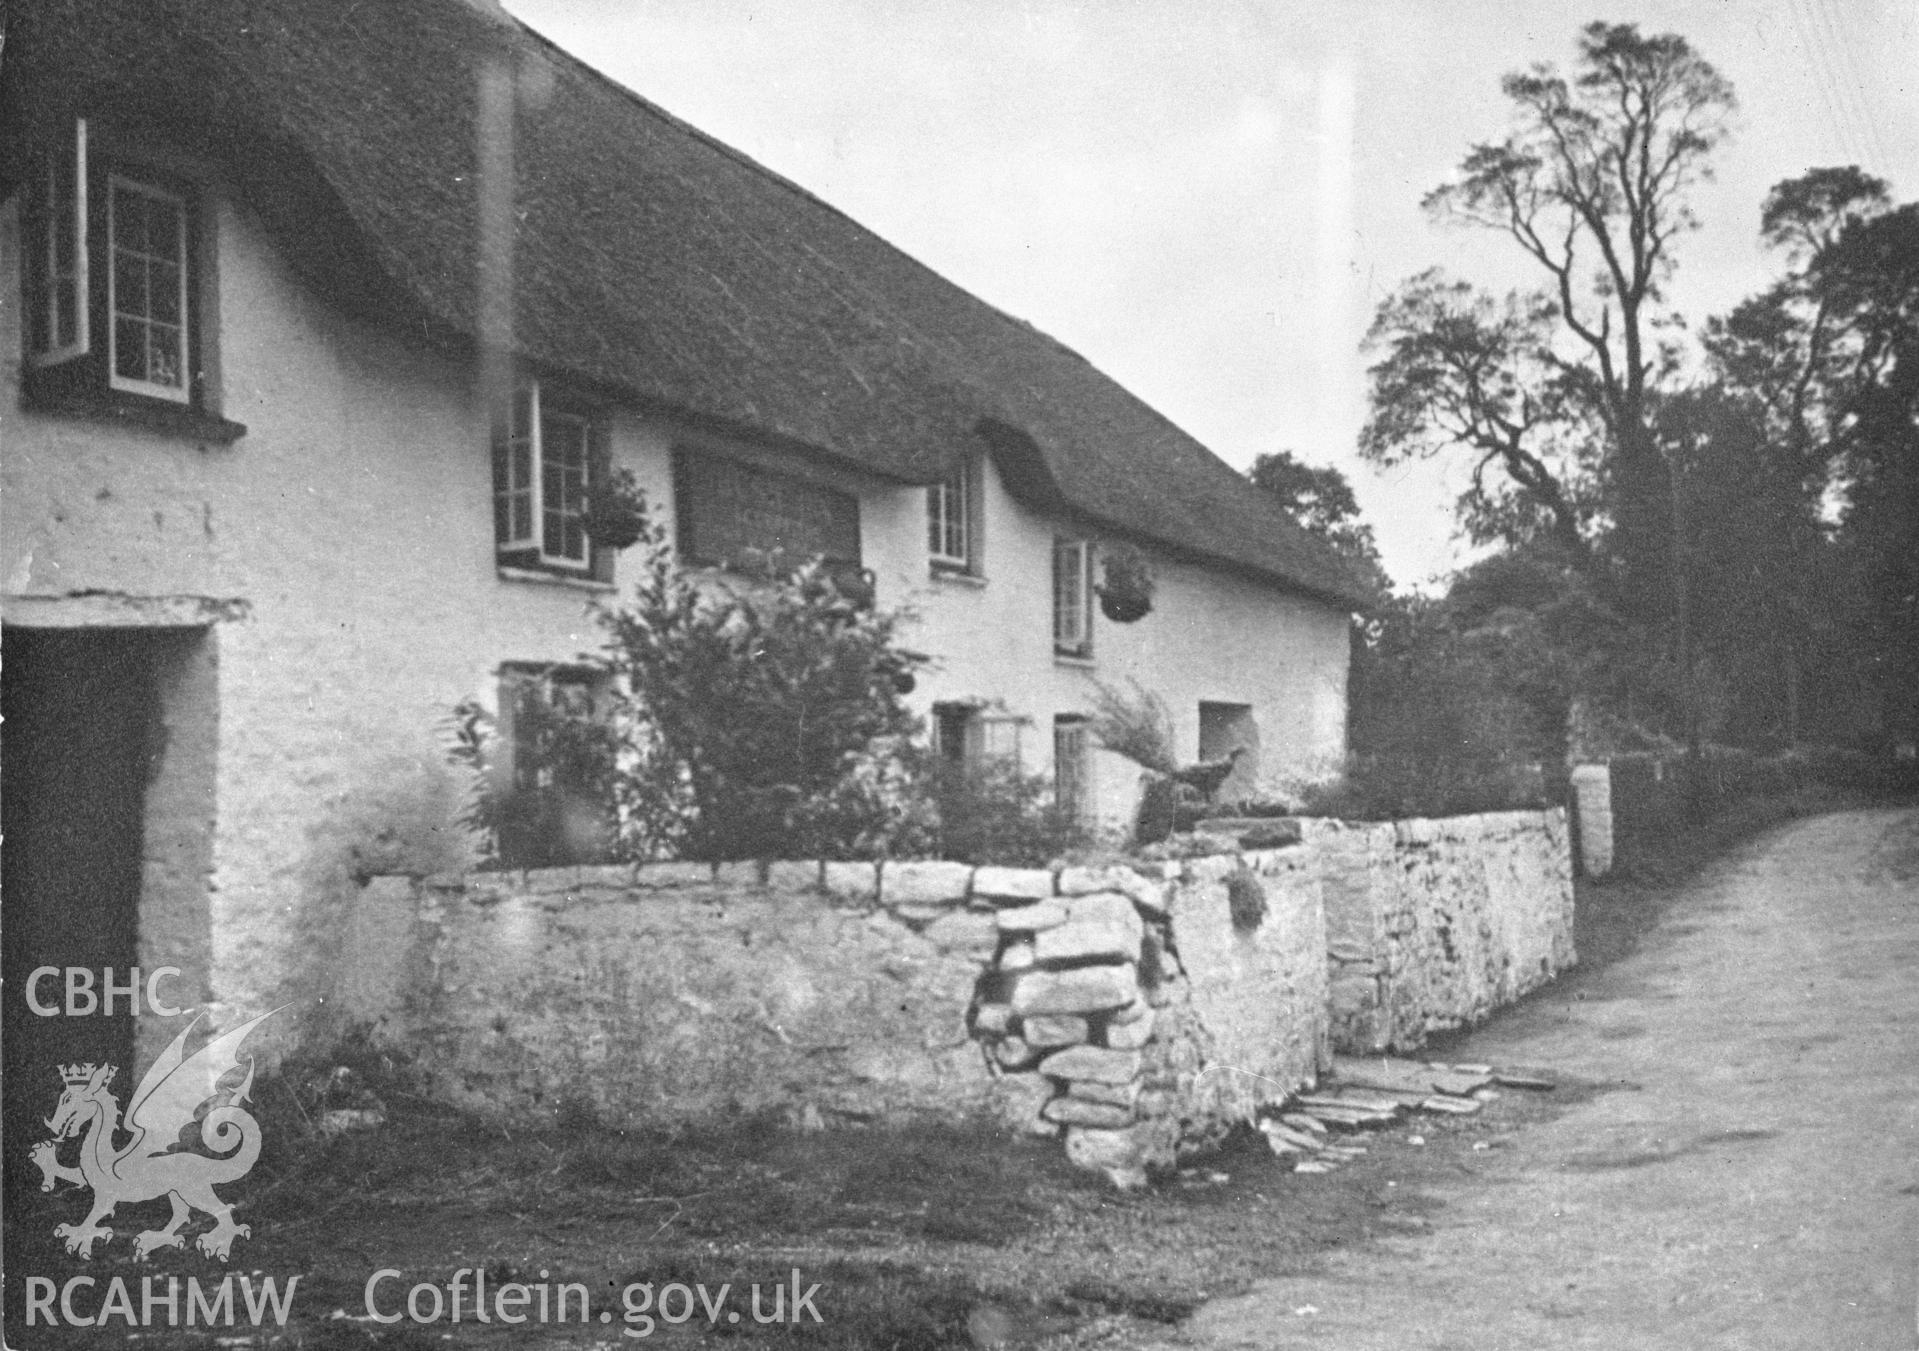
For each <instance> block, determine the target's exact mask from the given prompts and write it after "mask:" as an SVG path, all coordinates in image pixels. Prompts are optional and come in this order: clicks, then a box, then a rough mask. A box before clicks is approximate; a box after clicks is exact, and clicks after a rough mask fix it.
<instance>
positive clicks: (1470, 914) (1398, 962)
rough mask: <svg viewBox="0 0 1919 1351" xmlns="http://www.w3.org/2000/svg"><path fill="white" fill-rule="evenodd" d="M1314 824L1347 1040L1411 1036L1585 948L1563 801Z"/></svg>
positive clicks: (1340, 1044) (1510, 997) (1530, 980)
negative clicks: (1577, 945) (1534, 808)
mask: <svg viewBox="0 0 1919 1351" xmlns="http://www.w3.org/2000/svg"><path fill="white" fill-rule="evenodd" d="M1303 825H1304V827H1305V839H1306V842H1307V844H1308V846H1309V848H1310V849H1311V850H1312V851H1313V852H1315V853H1316V854H1317V855H1318V856H1319V859H1320V864H1319V868H1318V871H1319V874H1320V877H1321V885H1322V887H1323V889H1324V895H1325V907H1326V938H1327V958H1328V963H1327V964H1328V968H1329V971H1330V974H1331V991H1330V999H1331V1010H1332V1026H1333V1040H1334V1044H1335V1046H1336V1047H1337V1049H1339V1050H1340V1051H1343V1052H1349V1053H1354V1054H1365V1053H1368V1052H1374V1051H1384V1050H1393V1051H1410V1050H1413V1049H1415V1048H1417V1047H1418V1046H1419V1045H1420V1044H1421V1043H1423V1042H1424V1040H1425V1039H1426V1037H1427V1036H1428V1035H1430V1034H1431V1033H1433V1032H1437V1031H1442V1030H1445V1029H1447V1028H1453V1027H1461V1026H1465V1025H1468V1024H1471V1023H1475V1022H1478V1021H1480V1020H1481V1019H1483V1018H1485V1017H1486V1016H1487V1015H1488V1014H1490V1013H1491V1012H1492V1011H1493V1010H1494V1009H1497V1008H1499V1007H1501V1006H1503V1005H1506V1004H1510V1003H1511V1002H1513V1001H1514V1000H1515V999H1518V998H1520V997H1521V996H1522V995H1524V994H1526V993H1527V992H1528V991H1530V990H1533V989H1536V988H1538V987H1539V986H1540V985H1543V984H1545V983H1546V982H1547V981H1549V980H1551V979H1553V977H1555V976H1556V975H1558V974H1559V973H1560V972H1562V971H1564V970H1566V969H1568V968H1569V967H1571V966H1572V965H1573V964H1574V963H1575V961H1576V960H1577V955H1576V954H1575V952H1574V950H1573V886H1572V854H1571V841H1570V837H1569V833H1568V825H1567V820H1566V813H1565V812H1564V810H1562V809H1555V810H1553V811H1548V812H1492V813H1487V814H1484V815H1479V816H1460V817H1450V818H1447V819H1444V820H1437V821H1426V820H1413V821H1395V822H1386V823H1381V824H1373V825H1355V824H1346V823H1341V822H1337V821H1322V820H1309V821H1306V822H1304V823H1303Z"/></svg>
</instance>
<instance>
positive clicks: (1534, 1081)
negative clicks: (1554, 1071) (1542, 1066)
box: [1493, 1069, 1559, 1093]
mask: <svg viewBox="0 0 1919 1351" xmlns="http://www.w3.org/2000/svg"><path fill="white" fill-rule="evenodd" d="M1493 1082H1494V1083H1496V1084H1498V1085H1499V1086H1500V1087H1502V1088H1530V1089H1534V1090H1536V1091H1538V1092H1542V1093H1550V1092H1552V1091H1553V1090H1554V1089H1555V1088H1558V1087H1559V1081H1558V1080H1557V1079H1555V1078H1553V1077H1552V1075H1551V1073H1550V1072H1549V1071H1546V1070H1531V1069H1526V1070H1497V1069H1496V1070H1494V1071H1493Z"/></svg>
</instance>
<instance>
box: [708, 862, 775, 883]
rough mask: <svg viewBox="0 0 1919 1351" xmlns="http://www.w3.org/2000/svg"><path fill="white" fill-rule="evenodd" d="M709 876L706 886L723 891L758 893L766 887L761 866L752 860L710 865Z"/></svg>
mask: <svg viewBox="0 0 1919 1351" xmlns="http://www.w3.org/2000/svg"><path fill="white" fill-rule="evenodd" d="M710 867H711V875H710V876H709V877H708V879H707V885H708V886H711V887H716V888H719V889H720V890H723V891H760V890H763V889H764V888H765V886H766V875H765V873H764V872H762V871H761V865H760V864H758V863H755V862H753V861H752V860H750V859H748V860H741V861H734V862H729V863H714V864H711V865H710Z"/></svg>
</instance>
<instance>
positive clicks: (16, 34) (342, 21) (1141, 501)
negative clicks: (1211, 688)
mask: <svg viewBox="0 0 1919 1351" xmlns="http://www.w3.org/2000/svg"><path fill="white" fill-rule="evenodd" d="M10 8H11V14H10V15H9V17H8V19H7V43H6V47H5V51H4V64H3V65H0V119H4V121H3V122H0V126H3V127H4V130H3V131H0V177H3V178H4V179H5V180H7V181H12V180H14V179H15V178H17V176H18V175H19V173H20V172H21V170H22V167H23V165H24V164H25V162H26V160H27V157H28V156H29V155H31V154H32V153H33V151H34V149H35V147H36V146H38V145H40V144H44V143H45V140H46V138H47V137H48V136H50V135H53V134H55V132H56V131H57V128H58V127H59V125H60V123H61V121H62V120H63V119H65V118H67V117H69V116H72V115H74V114H84V115H88V116H92V117H96V118H110V117H112V116H113V115H114V114H116V113H117V114H119V115H120V116H122V117H123V118H125V119H126V120H127V121H128V122H129V123H131V124H135V125H138V124H144V125H147V126H153V125H155V123H156V121H163V124H164V125H165V126H166V128H167V132H168V134H169V136H171V137H172V138H174V139H176V140H183V141H186V142H187V143H188V144H189V145H190V146H192V147H193V148H196V149H198V150H200V151H201V152H202V153H205V154H208V155H210V156H212V157H214V158H215V159H217V160H218V161H219V162H220V163H221V164H222V166H223V168H224V170H225V171H226V172H227V173H229V174H230V175H231V176H232V177H233V178H234V180H235V181H236V183H237V184H238V185H239V187H240V188H241V190H242V192H243V193H244V195H245V196H246V198H247V200H248V202H249V204H250V205H251V206H252V207H253V208H254V209H255V210H257V211H259V212H260V214H261V216H262V217H263V219H264V220H265V221H266V223H267V225H268V226H269V228H271V229H272V230H273V231H274V232H275V234H276V235H277V236H278V237H279V239H280V241H281V243H282V245H283V246H284V247H285V248H286V249H287V251H288V253H289V256H291V257H292V258H293V260H294V262H295V265H296V266H297V267H299V269H300V270H301V272H302V274H303V275H304V276H305V278H306V279H307V281H308V282H309V283H310V284H312V285H313V286H315V287H316V288H318V289H320V290H321V291H323V292H324V293H325V294H327V295H329V296H330V297H331V298H333V299H334V300H336V301H337V302H339V303H342V304H345V305H348V306H351V307H353V308H354V309H356V310H358V311H360V312H365V313H373V314H376V315H379V316H382V317H385V318H387V319H390V320H393V321H396V322H402V323H406V324H408V325H410V326H411V327H412V329H413V331H415V332H425V333H428V334H429V335H431V336H433V337H434V338H435V339H436V340H438V341H448V342H466V343H471V342H473V341H474V340H475V339H476V338H477V337H478V335H479V333H480V323H481V314H480V295H479V287H478V284H477V280H476V279H477V275H478V266H477V261H476V260H477V255H478V248H479V229H478V224H477V220H478V216H479V211H478V188H477V180H478V167H479V165H478V158H479V151H478V140H477V136H476V131H475V126H476V109H477V102H478V95H477V93H476V91H477V88H478V85H479V72H480V71H481V70H482V69H483V68H486V67H487V66H488V65H489V64H491V65H493V66H494V67H495V68H497V69H503V70H508V71H511V72H514V77H515V78H514V87H515V88H516V90H517V97H516V99H515V107H516V116H515V135H514V163H515V165H516V168H517V174H516V179H517V182H516V194H515V203H514V209H515V213H516V215H517V218H518V219H517V232H516V234H515V240H514V248H513V260H514V269H515V287H514V297H515V303H514V313H513V328H512V334H513V339H512V341H513V346H514V348H515V349H516V351H517V353H518V354H519V355H520V356H521V357H523V358H525V359H526V360H528V361H531V362H533V363H536V364H537V365H539V366H542V367H545V368H549V369H551V370H555V371H561V372H566V373H569V374H571V375H572V376H574V377H575V378H577V379H580V380H583V381H586V382H589V383H591V384H593V385H596V386H599V387H603V388H605V389H607V390H609V391H613V392H617V393H619V394H620V395H622V396H623V397H626V398H629V399H632V400H635V401H637V402H639V403H641V404H643V405H647V406H654V407H659V408H667V409H673V410H677V411H680V412H683V413H686V414H690V415H692V416H693V417H695V418H697V419H702V420H710V421H711V422H712V423H713V424H715V425H718V426H724V427H730V428H735V429H741V430H744V431H747V432H749V433H751V434H754V435H758V436H763V437H768V438H772V439H773V440H775V441H777V442H780V443H784V444H787V445H789V446H792V447H794V448H796V449H798V450H800V451H802V452H805V453H813V454H819V455H824V456H827V457H830V458H833V459H837V460H840V461H842V462H849V463H852V464H855V465H858V466H860V467H862V468H864V469H867V470H869V471H871V472H873V473H877V474H880V475H884V476H888V477H891V478H894V479H896V480H903V481H908V482H925V481H929V480H931V479H933V478H936V477H937V476H939V474H940V473H941V472H942V470H943V469H944V467H945V466H947V465H948V464H950V463H951V462H952V458H953V457H954V456H955V455H956V454H959V453H962V452H964V451H966V450H968V449H978V448H980V447H981V446H982V445H984V446H986V447H987V448H989V449H990V450H991V451H992V453H993V454H994V455H995V457H996V460H997V462H998V463H999V464H1000V466H1001V467H1002V469H1003V470H1004V471H1005V473H1006V475H1007V477H1008V480H1009V482H1010V484H1011V485H1012V488H1013V491H1014V492H1015V493H1016V494H1017V495H1019V496H1020V497H1022V498H1024V499H1025V500H1027V501H1028V502H1030V503H1033V504H1034V505H1036V506H1039V507H1042V508H1045V509H1048V510H1052V511H1058V512H1063V513H1066V514H1069V515H1074V516H1077V517H1080V518H1083V519H1085V520H1087V521H1089V522H1091V523H1095V524H1098V525H1103V526H1106V527H1109V528H1112V529H1115V530H1117V531H1120V532H1123V533H1125V534H1129V535H1132V536H1136V537H1139V538H1142V539H1146V540H1151V541H1156V542H1159V543H1161V544H1164V545H1167V546H1170V547H1171V548H1173V549H1175V550H1177V551H1180V552H1182V553H1184V554H1186V555H1189V556H1192V557H1196V558H1199V559H1202V560H1206V561H1209V562H1213V563H1217V564H1224V565H1227V566H1229V567H1231V568H1233V569H1235V570H1238V571H1244V572H1250V573H1253V574H1256V575H1258V576H1261V577H1263V578H1265V579H1268V580H1271V581H1276V582H1279V583H1282V584H1284V585H1286V586H1288V587H1290V588H1293V589H1296V590H1299V591H1303V592H1306V593H1309V594H1311V595H1314V596H1317V597H1319V598H1321V599H1324V600H1328V601H1330V602H1333V603H1335V604H1340V605H1358V604H1363V603H1364V602H1365V600H1366V599H1367V589H1366V586H1365V584H1364V583H1363V582H1362V581H1360V580H1359V578H1358V577H1357V576H1356V575H1355V573H1354V571H1353V569H1352V568H1350V567H1349V566H1348V565H1347V564H1346V563H1345V562H1344V561H1343V560H1342V559H1340V558H1339V557H1338V556H1337V555H1335V554H1333V553H1332V552H1331V551H1330V550H1328V549H1327V548H1326V547H1325V546H1324V545H1323V544H1322V543H1321V542H1320V541H1319V540H1317V539H1316V538H1314V537H1313V536H1311V535H1308V534H1307V533H1306V532H1305V531H1303V530H1302V529H1300V528H1299V526H1298V525H1297V524H1296V523H1295V522H1293V521H1292V520H1291V518H1290V517H1288V516H1287V514H1286V513H1285V512H1284V511H1283V510H1282V509H1281V508H1280V507H1278V506H1277V505H1276V504H1275V503H1274V502H1273V501H1272V500H1271V499H1270V498H1269V497H1268V496H1267V495H1266V494H1264V493H1262V492H1260V491H1258V490H1256V489H1254V488H1252V487H1250V486H1249V485H1247V484H1246V482H1245V481H1244V479H1243V478H1242V477H1241V476H1240V475H1239V474H1237V473H1236V472H1234V471H1233V470H1232V469H1231V468H1230V467H1229V466H1228V465H1226V464H1225V463H1223V462H1222V461H1221V460H1219V459H1218V458H1217V457H1215V456H1214V455H1213V454H1211V453H1210V452H1209V451H1207V450H1206V448H1205V447H1203V446H1201V445H1200V444H1199V443H1198V442H1197V441H1195V440H1193V438H1191V437H1190V436H1187V435H1186V434H1185V433H1184V432H1182V431H1180V430H1179V429H1178V428H1177V427H1175V426H1173V425H1172V424H1171V423H1169V422H1168V421H1166V419H1164V418H1163V417H1161V416H1160V415H1159V414H1157V413H1155V412H1154V411H1153V410H1152V409H1151V408H1148V407H1147V406H1146V405H1145V404H1144V403H1142V402H1140V401H1139V400H1138V399H1136V398H1134V397H1133V396H1132V395H1131V394H1129V393H1127V392H1126V391H1125V390H1124V389H1122V388H1121V387H1120V386H1119V385H1118V384H1116V383H1114V382H1113V381H1112V380H1110V379H1108V378H1107V377H1106V376H1104V375H1102V374H1101V373H1100V372H1099V371H1097V370H1095V369H1094V368H1093V367H1092V366H1091V365H1089V364H1088V363H1087V362H1086V361H1085V360H1084V359H1083V358H1081V357H1079V356H1078V355H1077V354H1075V353H1073V352H1072V351H1069V350H1068V349H1067V348H1065V347H1063V346H1061V345H1060V344H1059V343H1057V342H1054V341H1053V340H1051V339H1049V338H1047V337H1046V336H1045V335H1044V334H1042V333H1039V332H1038V331H1036V330H1035V329H1033V328H1032V327H1030V326H1029V325H1026V324H1024V323H1021V322H1019V321H1017V320H1015V319H1012V318H1010V317H1009V316H1007V315H1005V314H1003V313H1001V312H1000V311H998V310H996V309H994V308H993V307H991V306H989V305H987V304H986V303H984V302H983V301H981V300H979V299H977V298H976V297H974V296H972V295H970V294H968V293H967V292H965V291H963V290H961V289H960V288H959V287H957V286H954V285H953V284H952V283H950V282H948V281H946V280H945V279H943V278H942V277H940V276H938V275H937V274H936V273H934V272H933V271H931V270H930V269H928V268H926V267H924V266H922V265H921V264H919V263H917V262H915V261H914V260H913V259H911V258H909V257H907V256H906V255H905V254H903V253H901V252H900V251H899V250H898V249H895V248H893V247H892V246H891V245H889V244H887V243H886V242H885V241H884V240H882V239H880V238H878V237H877V236H876V235H874V234H873V233H872V232H870V231H868V230H866V229H864V228H862V227H861V226H860V225H858V224H856V223H855V222H853V221H851V220H849V219H848V218H847V217H845V216H844V215H842V214H840V213H839V212H838V211H836V210H834V209H833V208H832V207H830V206H827V205H826V204H825V203H823V202H821V201H819V200H818V199H817V198H815V197H813V196H811V195H810V194H808V193H806V192H805V191H803V190H802V189H800V188H798V187H796V186H794V185H793V184H791V183H789V182H787V181H786V180H784V179H782V178H780V177H778V176H777V175H775V174H773V173H770V172H768V171H767V170H766V169H764V168H762V167H761V166H759V165H757V164H755V163H753V162H752V161H751V160H749V159H747V158H745V157H744V156H742V155H740V154H739V153H738V152H736V151H733V150H731V149H729V148H727V147H726V146H723V145H721V144H719V143H718V142H716V141H714V140H712V139H711V138H709V137H707V136H705V135H703V134H701V133H700V132H698V131H696V130H694V129H693V128H691V127H689V126H687V125H686V124H685V123H683V122H681V121H679V120H677V119H676V118H673V117H672V116H670V115H668V114H667V113H665V112H663V111H661V110H660V109H658V108H656V107H654V106H653V105H651V104H649V103H647V102H646V101H645V100H644V99H641V98H639V97H637V96H636V95H634V94H633V93H631V92H630V91H628V90H625V89H623V88H621V87H619V86H618V85H615V84H614V83H612V82H611V81H609V80H607V79H606V78H605V77H603V76H601V75H599V74H596V73H595V72H593V71H592V70H590V69H588V68H587V67H586V66H584V65H583V64H581V63H580V62H579V61H577V60H575V59H573V58H572V57H570V56H568V55H566V54H565V53H564V52H561V51H560V50H558V49H557V48H555V47H553V46H552V45H551V44H550V43H548V42H546V41H545V40H543V39H542V38H540V37H539V36H538V35H536V34H534V33H533V32H531V31H530V30H528V29H526V28H524V27H523V26H521V25H519V24H518V23H517V22H515V21H512V20H510V19H507V18H505V16H504V15H497V16H494V17H489V16H488V15H487V14H486V13H485V12H484V11H483V10H481V9H479V8H476V7H475V6H473V5H469V4H467V3H464V2H463V0H12V4H11V6H10Z"/></svg>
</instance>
